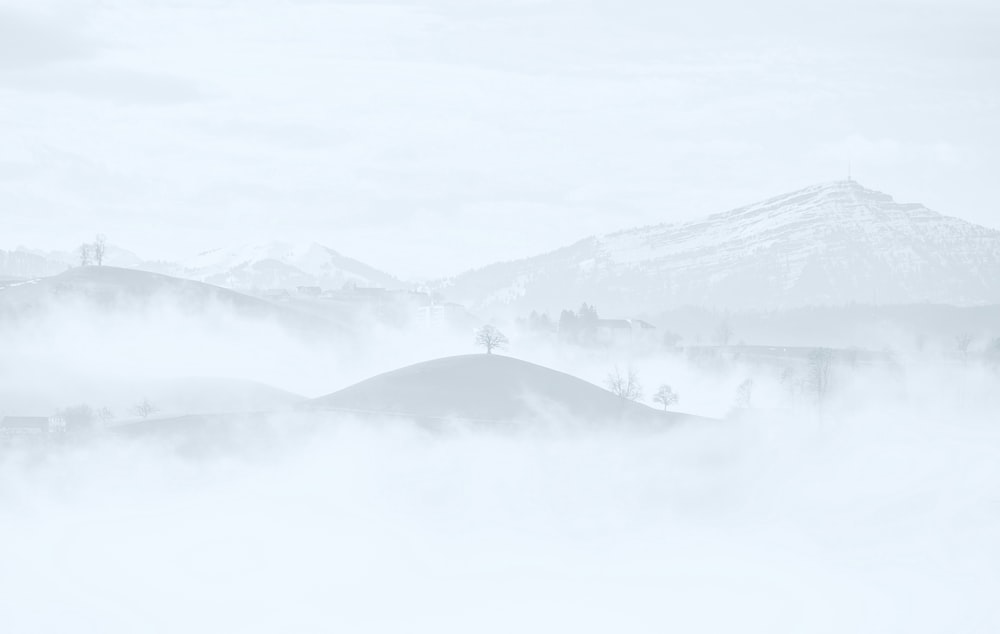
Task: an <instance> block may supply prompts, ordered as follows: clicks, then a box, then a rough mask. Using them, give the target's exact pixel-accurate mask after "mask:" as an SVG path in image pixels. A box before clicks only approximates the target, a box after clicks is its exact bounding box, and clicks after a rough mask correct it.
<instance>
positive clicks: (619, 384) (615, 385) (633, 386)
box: [604, 366, 680, 411]
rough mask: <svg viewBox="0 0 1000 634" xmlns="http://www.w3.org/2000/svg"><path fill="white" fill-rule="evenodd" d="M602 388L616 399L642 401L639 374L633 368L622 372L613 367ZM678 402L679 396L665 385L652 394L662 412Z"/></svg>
mask: <svg viewBox="0 0 1000 634" xmlns="http://www.w3.org/2000/svg"><path fill="white" fill-rule="evenodd" d="M604 386H605V387H606V388H608V391H609V392H611V393H612V394H614V395H615V396H617V397H618V398H622V399H625V400H627V401H639V400H640V399H642V384H641V383H640V382H639V373H638V372H636V371H635V370H634V369H633V368H628V369H627V370H626V371H625V372H622V370H621V369H620V368H619V367H618V366H615V367H614V369H612V370H611V372H609V373H608V376H607V378H605V379H604ZM679 400H680V395H679V394H677V392H675V391H674V388H672V387H670V386H669V385H667V384H666V383H664V384H663V385H661V386H660V387H658V388H656V392H654V393H653V402H654V403H657V404H659V405H660V406H661V407H663V410H664V411H666V409H667V408H668V407H670V406H671V405H673V404H675V403H677V401H679Z"/></svg>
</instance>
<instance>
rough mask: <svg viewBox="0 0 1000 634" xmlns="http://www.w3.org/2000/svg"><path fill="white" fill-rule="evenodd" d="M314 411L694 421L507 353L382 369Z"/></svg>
mask: <svg viewBox="0 0 1000 634" xmlns="http://www.w3.org/2000/svg"><path fill="white" fill-rule="evenodd" d="M307 405H308V407H309V408H310V409H332V410H346V411H357V412H360V413H373V414H380V413H381V414H393V415H401V416H409V417H413V418H418V419H448V418H457V419H464V420H474V421H512V420H522V419H530V418H536V417H538V416H545V415H548V414H552V415H568V416H570V417H571V418H572V419H573V420H578V421H580V420H582V421H591V422H610V421H616V420H623V419H624V420H638V421H650V422H660V423H662V422H667V421H671V420H678V419H681V418H686V417H685V416H683V415H680V414H668V413H663V412H659V411H657V410H654V409H652V408H649V407H646V406H645V405H641V404H638V403H632V402H629V401H625V400H623V399H620V398H618V397H617V396H615V395H613V394H611V393H610V392H608V391H607V390H604V389H602V388H600V387H597V386H596V385H593V384H591V383H587V382H586V381H583V380H581V379H578V378H576V377H574V376H570V375H569V374H564V373H562V372H557V371H555V370H550V369H548V368H545V367H542V366H540V365H535V364H533V363H528V362H526V361H520V360H518V359H513V358H510V357H504V356H500V355H487V354H477V355H463V356H457V357H445V358H443V359H435V360H433V361H426V362H424V363H418V364H415V365H411V366H407V367H405V368H401V369H399V370H394V371H392V372H387V373H385V374H380V375H378V376H376V377H373V378H370V379H368V380H365V381H362V382H361V383H357V384H355V385H352V386H350V387H347V388H345V389H343V390H340V391H339V392H334V393H333V394H329V395H327V396H322V397H320V398H317V399H313V400H312V401H309V402H308V404H307Z"/></svg>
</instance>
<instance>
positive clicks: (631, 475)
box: [0, 377, 1000, 633]
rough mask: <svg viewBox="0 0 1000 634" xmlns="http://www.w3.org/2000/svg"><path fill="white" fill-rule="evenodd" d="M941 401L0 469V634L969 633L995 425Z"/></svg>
mask: <svg viewBox="0 0 1000 634" xmlns="http://www.w3.org/2000/svg"><path fill="white" fill-rule="evenodd" d="M994 378H995V377H994ZM968 387H969V388H970V389H969V390H968V391H967V393H966V394H965V396H966V398H965V399H964V401H963V402H964V405H963V406H961V407H959V408H958V409H957V410H956V409H955V408H954V406H953V404H952V403H949V398H948V397H946V396H943V395H942V394H941V393H940V392H927V393H923V394H913V395H911V396H913V397H914V399H913V400H912V401H911V402H909V403H906V402H902V401H900V402H892V401H887V400H886V399H885V398H882V397H880V398H876V399H875V400H874V401H868V402H865V403H864V405H863V406H861V407H859V408H857V410H856V411H853V412H850V413H848V414H843V413H842V414H840V415H838V416H836V417H832V418H827V419H826V420H825V421H824V422H823V424H822V425H820V424H818V422H817V421H816V420H814V419H812V418H811V417H810V416H809V415H805V414H802V413H797V414H794V415H788V416H784V417H764V418H747V419H742V420H740V421H737V422H726V423H714V424H712V423H706V424H700V425H696V424H688V425H685V426H682V427H679V428H675V429H672V430H670V431H664V432H637V431H635V430H632V431H629V430H615V429H604V430H600V431H596V430H593V429H590V430H580V429H575V428H573V426H572V425H565V426H562V425H553V426H551V427H546V428H543V429H535V430H521V431H509V430H508V431H496V430H493V431H490V430H482V429H480V430H470V429H463V428H460V427H459V428H456V429H452V430H450V431H447V432H443V433H442V432H437V433H432V432H428V431H423V430H421V429H420V428H418V427H415V426H413V425H410V424H406V423H398V424H392V425H373V424H372V423H370V422H369V423H361V422H357V421H350V420H337V421H332V420H331V421H328V422H327V423H326V424H325V425H324V426H323V427H322V428H321V430H319V431H316V432H312V433H306V432H302V434H303V435H301V436H300V435H289V436H287V437H284V438H283V440H281V441H278V442H275V441H274V440H273V439H272V441H271V442H269V443H267V444H264V443H262V442H254V441H253V440H247V439H244V442H240V443H235V444H233V445H226V446H224V447H222V448H218V449H217V450H215V451H202V452H198V453H196V454H194V455H192V454H191V453H190V452H182V451H175V450H172V449H170V448H169V445H166V444H165V443H163V442H162V439H159V440H155V441H154V440H147V441H140V440H134V441H123V440H114V439H110V438H108V439H99V440H95V441H93V443H92V444H89V445H87V446H81V447H72V448H67V449H64V450H61V451H58V452H56V453H54V454H49V455H38V454H30V453H29V454H23V455H12V456H8V457H6V458H5V460H4V461H3V463H2V466H0V509H2V510H0V562H2V563H3V565H2V566H0V597H2V600H0V601H2V603H3V605H4V609H3V613H4V621H5V627H4V631H7V632H29V631H74V632H90V631H93V632H134V631H146V632H176V631H240V632H258V631H259V632H271V631H296V632H326V631H351V632H396V631H439V632H468V631H477V632H510V631H539V632H540V631H583V632H607V631H628V632H662V631H671V630H680V631H687V632H699V631H704V632H709V631H732V630H739V631H747V632H758V631H759V632H803V631H808V632H845V631H851V632H907V633H913V632H941V631H962V632H992V631H996V628H997V627H1000V608H998V607H997V604H996V601H995V597H996V595H997V592H998V590H1000V584H998V579H997V573H996V571H997V569H998V566H1000V543H998V541H997V539H996V535H997V534H998V531H1000V499H998V497H997V491H998V485H1000V463H998V461H997V460H996V456H997V452H998V451H1000V429H998V428H997V426H996V424H995V420H994V419H993V416H992V415H991V412H995V411H996V410H995V407H996V403H995V402H994V401H993V399H992V398H989V399H987V398H985V394H986V393H985V392H984V390H983V388H985V386H984V385H976V384H973V385H971V386H968ZM977 409H978V411H977ZM289 423H291V421H290V420H289V419H287V418H286V419H282V418H278V419H276V420H274V421H273V424H274V425H275V426H278V427H280V426H283V425H286V424H289Z"/></svg>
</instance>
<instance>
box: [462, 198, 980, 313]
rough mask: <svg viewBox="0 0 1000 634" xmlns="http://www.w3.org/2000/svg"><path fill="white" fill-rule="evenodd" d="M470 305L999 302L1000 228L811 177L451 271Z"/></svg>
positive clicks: (624, 307) (636, 309)
mask: <svg viewBox="0 0 1000 634" xmlns="http://www.w3.org/2000/svg"><path fill="white" fill-rule="evenodd" d="M449 294H450V295H451V297H452V298H454V299H456V300H458V301H465V302H468V303H470V304H472V305H473V306H474V307H476V308H483V307H485V306H488V305H490V304H496V303H501V302H502V303H509V304H514V305H517V306H519V307H523V308H527V309H529V310H530V309H540V310H558V309H561V308H564V307H567V306H577V305H579V304H580V303H581V302H587V303H590V304H597V305H598V306H600V307H602V308H604V307H608V309H612V310H614V311H616V312H622V313H641V312H644V311H645V312H650V311H656V310H663V309H665V308H668V307H671V306H679V305H700V306H715V307H726V308H734V309H742V308H783V307H789V306H803V305H819V304H844V303H850V302H858V303H868V304H887V303H919V302H934V303H948V304H960V305H969V304H984V303H995V302H1000V232H998V231H994V230H991V229H987V228H985V227H980V226H978V225H974V224H972V223H968V222H964V221H962V220H959V219H957V218H951V217H946V216H942V215H940V214H938V213H936V212H933V211H931V210H930V209H927V208H926V207H924V206H923V205H920V204H915V203H897V202H895V201H894V200H893V198H892V196H890V195H888V194H885V193H883V192H879V191H876V190H872V189H868V188H866V187H864V186H863V185H861V184H860V183H858V182H857V181H854V180H838V181H832V182H826V183H819V184H815V185H811V186H809V187H805V188H803V189H799V190H796V191H793V192H789V193H786V194H782V195H780V196H775V197H773V198H769V199H767V200H763V201H760V202H756V203H752V204H750V205H746V206H744V207H740V208H738V209H733V210H731V211H726V212H722V213H718V214H714V215H712V216H708V217H707V218H704V219H702V220H697V221H691V222H682V223H672V224H661V225H656V226H651V227H641V228H635V229H628V230H624V231H619V232H616V233H612V234H607V235H602V236H597V237H595V238H593V239H591V240H589V241H584V242H581V243H578V244H577V245H574V246H572V247H566V248H564V249H560V250H558V251H555V252H552V253H550V254H545V255H540V256H536V257H535V258H529V259H527V260H521V261H518V262H514V263H509V264H498V265H493V266H492V267H486V268H484V269H480V270H478V271H473V272H469V273H466V274H464V275H461V276H458V277H457V278H454V280H452V282H451V287H450V288H449Z"/></svg>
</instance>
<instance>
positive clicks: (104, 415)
mask: <svg viewBox="0 0 1000 634" xmlns="http://www.w3.org/2000/svg"><path fill="white" fill-rule="evenodd" d="M96 414H97V420H99V421H100V422H101V425H107V424H108V423H110V422H111V421H112V420H114V418H115V415H114V413H112V411H111V408H109V407H102V408H101V409H99V410H97V412H96Z"/></svg>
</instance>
